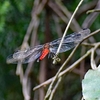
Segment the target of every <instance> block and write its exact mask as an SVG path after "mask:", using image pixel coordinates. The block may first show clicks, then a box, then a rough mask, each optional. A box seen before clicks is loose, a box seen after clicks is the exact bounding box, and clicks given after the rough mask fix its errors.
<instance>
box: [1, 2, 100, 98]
mask: <svg viewBox="0 0 100 100" xmlns="http://www.w3.org/2000/svg"><path fill="white" fill-rule="evenodd" d="M79 1H80V0H0V100H43V98H44V96H45V93H46V90H47V87H48V86H46V87H44V88H41V89H39V90H36V91H33V88H34V87H35V86H37V85H39V84H40V83H42V82H44V81H46V80H48V79H49V78H51V77H53V76H54V75H55V74H56V72H57V71H58V69H59V68H60V66H61V65H62V64H63V62H64V61H65V59H66V58H67V57H68V55H69V54H70V52H71V51H72V50H70V51H68V52H65V53H62V54H60V55H59V57H60V58H61V62H60V63H58V64H56V65H53V64H52V59H48V58H47V57H46V58H45V59H44V60H43V61H41V62H39V63H38V62H34V63H30V64H24V65H22V64H19V65H16V64H7V63H6V58H7V56H8V55H10V54H12V53H13V52H15V51H17V50H19V49H25V48H29V47H34V46H35V45H38V44H44V43H46V42H49V41H52V40H55V39H57V38H59V37H61V36H62V35H63V32H64V30H65V28H66V25H67V23H68V21H69V19H70V17H71V15H72V13H73V12H74V10H75V8H76V6H77V5H78V3H79ZM90 9H100V0H84V2H83V4H82V5H81V7H80V8H79V10H78V12H77V14H76V15H75V18H74V19H73V21H72V23H71V25H70V28H69V30H68V33H67V34H70V33H73V32H78V31H80V30H81V29H83V28H90V30H91V32H93V31H95V30H97V29H99V27H100V14H99V12H96V13H91V14H86V12H87V11H88V10H90ZM99 35H100V34H99V33H98V34H96V35H95V36H93V37H91V38H90V39H89V40H88V42H91V43H94V42H98V41H100V38H99ZM87 49H88V48H85V47H83V46H80V48H79V49H78V50H77V51H76V52H75V54H74V56H73V58H72V59H71V60H70V62H69V63H68V65H66V68H67V67H68V66H70V65H71V64H72V63H73V62H75V61H76V60H77V59H78V58H79V57H81V55H83V54H84V53H85V52H86V51H87ZM98 62H99V60H98V61H97V63H98ZM89 68H90V58H89V57H88V58H87V59H86V60H85V61H83V62H82V63H81V64H80V65H78V67H77V68H76V69H74V70H73V71H72V72H70V73H68V74H67V75H66V76H64V79H63V81H62V82H61V84H60V85H59V88H58V89H57V91H56V93H55V96H54V98H53V99H54V100H80V98H81V96H82V95H81V94H82V93H81V80H82V78H83V76H84V74H85V73H86V71H87V70H88V69H89ZM19 69H20V70H19ZM16 74H17V75H16ZM25 75H26V76H25ZM24 83H25V84H24ZM27 95H29V96H30V97H29V98H28V97H27ZM26 98H28V99H26Z"/></svg>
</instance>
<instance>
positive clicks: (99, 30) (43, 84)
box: [33, 29, 100, 90]
mask: <svg viewBox="0 0 100 100" xmlns="http://www.w3.org/2000/svg"><path fill="white" fill-rule="evenodd" d="M98 32H100V29H98V30H96V31H94V32H92V33H91V34H90V35H88V36H87V37H85V38H84V39H83V40H82V41H84V40H86V39H87V38H89V37H90V36H93V35H95V34H97V33H98ZM93 45H94V46H95V44H93ZM74 50H75V49H74ZM72 52H73V51H72ZM88 52H89V51H88ZM90 53H91V52H89V54H90ZM71 54H72V53H71ZM89 54H85V55H84V56H86V55H89ZM68 58H70V57H68ZM83 58H84V57H83ZM83 58H82V57H81V58H80V59H82V60H83ZM67 62H68V59H67V60H66V61H65V62H64V63H65V64H63V65H66V63H67ZM63 65H62V66H63ZM69 70H71V68H70V67H69V68H68V69H67V71H69ZM65 72H66V71H63V72H61V73H60V74H59V75H58V77H60V76H61V75H62V73H65ZM54 78H55V77H53V78H50V79H49V80H47V81H45V82H44V83H42V84H40V85H38V86H36V87H35V88H34V89H33V90H36V89H38V88H40V87H42V86H46V85H47V84H49V83H50V82H51V81H52V80H53V79H54Z"/></svg>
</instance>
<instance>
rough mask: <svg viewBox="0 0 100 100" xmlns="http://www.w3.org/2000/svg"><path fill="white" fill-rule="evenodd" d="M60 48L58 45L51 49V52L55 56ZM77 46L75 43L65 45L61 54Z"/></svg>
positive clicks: (61, 49)
mask: <svg viewBox="0 0 100 100" xmlns="http://www.w3.org/2000/svg"><path fill="white" fill-rule="evenodd" d="M58 46H59V44H56V45H53V46H52V47H50V52H52V53H54V54H55V53H56V52H57V49H58ZM75 46H76V44H75V43H74V42H69V43H63V44H62V46H61V48H60V51H59V53H62V52H66V51H68V50H70V49H72V48H74V47H75Z"/></svg>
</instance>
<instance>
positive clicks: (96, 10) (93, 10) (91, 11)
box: [86, 9, 100, 14]
mask: <svg viewBox="0 0 100 100" xmlns="http://www.w3.org/2000/svg"><path fill="white" fill-rule="evenodd" d="M93 12H100V9H92V10H88V11H87V12H86V14H89V13H93Z"/></svg>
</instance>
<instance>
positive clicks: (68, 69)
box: [33, 50, 91, 90]
mask: <svg viewBox="0 0 100 100" xmlns="http://www.w3.org/2000/svg"><path fill="white" fill-rule="evenodd" d="M90 53H91V50H89V51H88V52H87V53H86V54H85V55H83V56H82V57H81V58H80V59H78V60H77V61H76V62H75V63H74V64H72V65H71V66H70V67H68V68H66V69H65V70H64V71H62V72H60V74H59V75H58V78H59V77H62V76H63V75H65V74H66V73H67V72H69V71H72V70H73V69H74V68H75V67H76V66H77V65H78V64H79V63H80V62H81V61H82V60H84V59H85V58H86V57H87V56H88V55H89V54H90ZM54 78H55V76H54V77H52V78H50V79H49V80H47V81H45V82H44V83H42V84H40V85H39V86H37V87H35V88H34V89H33V90H36V89H38V88H40V87H42V86H45V85H47V84H49V83H50V82H52V81H53V79H54Z"/></svg>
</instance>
